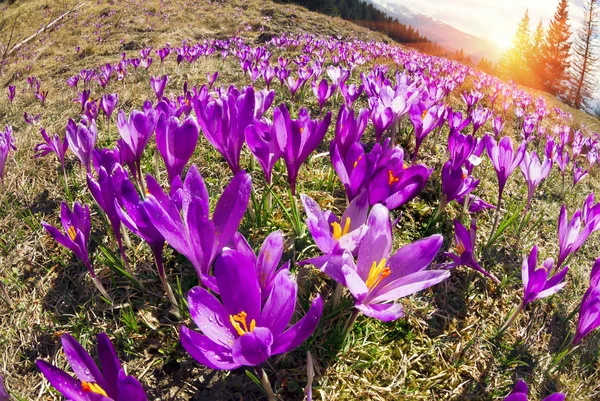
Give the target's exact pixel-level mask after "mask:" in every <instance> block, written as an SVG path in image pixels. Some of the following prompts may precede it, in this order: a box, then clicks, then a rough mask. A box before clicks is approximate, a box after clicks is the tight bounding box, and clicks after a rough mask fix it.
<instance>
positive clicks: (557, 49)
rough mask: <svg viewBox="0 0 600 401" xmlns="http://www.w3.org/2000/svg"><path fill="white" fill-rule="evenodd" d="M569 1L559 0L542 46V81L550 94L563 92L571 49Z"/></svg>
mask: <svg viewBox="0 0 600 401" xmlns="http://www.w3.org/2000/svg"><path fill="white" fill-rule="evenodd" d="M570 29H571V27H570V25H569V2H568V1H567V0H560V1H559V3H558V7H557V9H556V12H555V13H554V17H553V19H552V21H551V22H550V26H549V27H548V30H547V31H546V38H545V40H544V46H543V47H542V74H541V77H542V83H543V84H544V87H545V90H546V91H548V92H549V93H551V94H552V95H559V94H564V92H565V83H566V80H567V77H568V68H569V51H570V50H571V42H570V39H571V30H570Z"/></svg>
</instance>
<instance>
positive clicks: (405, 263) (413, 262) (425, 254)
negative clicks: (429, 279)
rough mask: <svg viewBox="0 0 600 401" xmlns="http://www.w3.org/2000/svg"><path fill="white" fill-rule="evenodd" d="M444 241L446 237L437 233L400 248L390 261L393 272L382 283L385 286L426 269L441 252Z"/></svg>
mask: <svg viewBox="0 0 600 401" xmlns="http://www.w3.org/2000/svg"><path fill="white" fill-rule="evenodd" d="M443 242H444V238H443V237H442V236H441V235H439V234H435V235H432V236H430V237H427V238H423V239H420V240H418V241H415V242H412V243H410V244H408V245H405V246H403V247H402V248H400V249H398V251H397V252H396V253H395V254H394V255H393V256H392V257H391V258H390V260H389V261H388V265H389V267H390V270H391V274H390V275H389V276H388V277H387V278H385V279H384V280H382V282H381V283H380V285H381V286H384V285H386V284H387V283H389V282H391V281H394V280H396V279H398V278H401V277H404V276H407V275H409V274H412V273H415V272H418V271H421V270H423V269H426V268H427V266H429V264H430V263H431V262H432V261H433V258H435V256H436V255H437V253H438V252H439V250H440V248H441V246H442V243H443Z"/></svg>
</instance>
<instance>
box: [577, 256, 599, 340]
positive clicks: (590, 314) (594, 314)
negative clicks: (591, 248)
mask: <svg viewBox="0 0 600 401" xmlns="http://www.w3.org/2000/svg"><path fill="white" fill-rule="evenodd" d="M598 327H600V258H598V259H596V262H594V266H593V267H592V272H591V274H590V286H589V288H588V289H587V291H586V292H585V294H584V296H583V299H582V300H581V306H580V307H579V320H578V322H577V330H576V332H575V337H574V338H573V345H578V344H579V343H581V340H583V339H584V338H585V336H587V335H588V334H589V333H591V332H592V331H594V330H596V329H597V328H598Z"/></svg>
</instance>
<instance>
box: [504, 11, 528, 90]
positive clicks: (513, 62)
mask: <svg viewBox="0 0 600 401" xmlns="http://www.w3.org/2000/svg"><path fill="white" fill-rule="evenodd" d="M530 52H531V27H530V21H529V10H525V15H524V16H523V18H522V19H521V22H519V26H518V27H517V31H516V32H515V36H514V38H513V43H512V46H511V48H510V49H508V50H507V51H506V53H504V55H503V56H502V60H500V70H501V72H502V75H504V76H507V77H510V78H512V79H514V80H515V81H516V82H519V83H528V82H529V76H530V72H529V62H528V57H529V53H530Z"/></svg>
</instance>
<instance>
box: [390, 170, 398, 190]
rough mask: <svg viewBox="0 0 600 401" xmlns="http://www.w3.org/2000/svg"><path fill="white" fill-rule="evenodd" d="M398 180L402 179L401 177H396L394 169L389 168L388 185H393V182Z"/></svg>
mask: <svg viewBox="0 0 600 401" xmlns="http://www.w3.org/2000/svg"><path fill="white" fill-rule="evenodd" d="M398 181H400V178H398V177H396V176H395V175H394V172H393V171H392V170H388V185H389V186H390V187H391V186H392V184H394V183H396V182H398Z"/></svg>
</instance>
